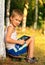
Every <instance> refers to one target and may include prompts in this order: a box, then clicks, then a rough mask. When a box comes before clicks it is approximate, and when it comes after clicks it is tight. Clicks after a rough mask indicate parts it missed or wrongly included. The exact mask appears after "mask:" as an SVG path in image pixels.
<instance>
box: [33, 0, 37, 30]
mask: <svg viewBox="0 0 45 65" xmlns="http://www.w3.org/2000/svg"><path fill="white" fill-rule="evenodd" d="M37 20H38V0H36V6H35V23H34V29H37Z"/></svg>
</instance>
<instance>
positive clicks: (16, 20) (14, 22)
mask: <svg viewBox="0 0 45 65" xmlns="http://www.w3.org/2000/svg"><path fill="white" fill-rule="evenodd" d="M21 21H22V16H20V15H16V16H14V17H13V18H12V17H11V22H12V25H13V26H14V27H15V26H18V25H19V24H20V23H21Z"/></svg>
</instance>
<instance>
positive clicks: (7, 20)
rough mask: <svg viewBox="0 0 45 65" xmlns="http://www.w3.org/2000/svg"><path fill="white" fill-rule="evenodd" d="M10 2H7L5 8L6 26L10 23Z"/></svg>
mask: <svg viewBox="0 0 45 65" xmlns="http://www.w3.org/2000/svg"><path fill="white" fill-rule="evenodd" d="M10 2H11V0H8V1H7V5H6V6H7V7H6V26H8V25H9V24H10V23H9V15H10Z"/></svg>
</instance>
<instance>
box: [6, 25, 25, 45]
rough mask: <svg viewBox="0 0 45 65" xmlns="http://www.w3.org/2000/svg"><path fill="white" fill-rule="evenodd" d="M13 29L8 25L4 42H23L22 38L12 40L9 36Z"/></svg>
mask: <svg viewBox="0 0 45 65" xmlns="http://www.w3.org/2000/svg"><path fill="white" fill-rule="evenodd" d="M13 31H14V28H13V27H11V26H9V27H8V29H7V34H6V42H8V43H10V44H15V43H16V44H20V45H23V44H24V42H25V41H24V40H14V39H12V38H11V35H12V32H13Z"/></svg>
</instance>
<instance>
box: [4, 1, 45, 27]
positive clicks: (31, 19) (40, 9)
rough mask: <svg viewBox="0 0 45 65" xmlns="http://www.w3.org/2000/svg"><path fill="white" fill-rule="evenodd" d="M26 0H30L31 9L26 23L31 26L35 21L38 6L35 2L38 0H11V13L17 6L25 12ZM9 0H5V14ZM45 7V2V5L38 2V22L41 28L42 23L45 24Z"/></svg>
mask: <svg viewBox="0 0 45 65" xmlns="http://www.w3.org/2000/svg"><path fill="white" fill-rule="evenodd" d="M26 1H28V2H29V9H28V15H27V22H26V25H27V26H31V25H33V24H34V22H35V6H36V4H35V2H36V0H11V4H10V5H11V6H10V13H11V11H12V10H13V9H15V8H16V9H17V8H18V9H20V10H21V11H22V12H23V10H24V4H25V2H26ZM7 2H8V0H5V15H6V6H7ZM43 2H45V0H43ZM44 8H45V4H44V5H40V3H39V4H38V22H37V25H38V28H41V27H42V24H43V18H44V16H45V15H44ZM40 13H41V14H40ZM5 17H6V16H5ZM40 18H41V19H40Z"/></svg>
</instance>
